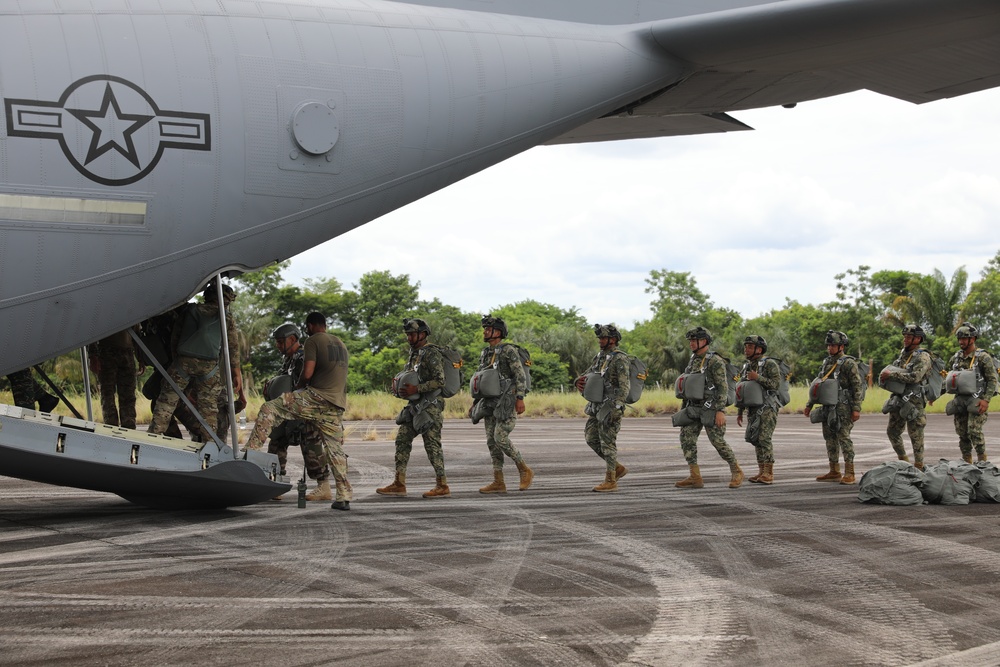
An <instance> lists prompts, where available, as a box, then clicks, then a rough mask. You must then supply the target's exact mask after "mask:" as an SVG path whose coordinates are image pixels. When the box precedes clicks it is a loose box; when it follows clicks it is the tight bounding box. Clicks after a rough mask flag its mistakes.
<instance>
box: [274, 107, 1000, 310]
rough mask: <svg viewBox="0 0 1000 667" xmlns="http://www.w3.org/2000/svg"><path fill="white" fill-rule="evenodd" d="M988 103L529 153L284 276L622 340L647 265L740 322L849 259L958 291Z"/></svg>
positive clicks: (993, 165)
mask: <svg viewBox="0 0 1000 667" xmlns="http://www.w3.org/2000/svg"><path fill="white" fill-rule="evenodd" d="M998 106H1000V91H998V90H993V91H987V92H984V93H977V94H974V95H969V96H965V97H962V98H957V99H954V100H945V101H941V102H935V103H932V104H928V105H923V106H915V105H910V104H907V103H904V102H899V101H897V100H893V99H890V98H885V97H882V96H879V95H875V94H872V93H855V94H852V95H847V96H842V97H839V98H832V99H829V100H821V101H817V102H811V103H806V104H801V105H799V106H798V107H797V108H796V109H793V110H787V109H766V110H757V111H750V112H743V113H738V114H734V115H736V116H737V117H739V118H740V119H741V120H743V121H744V122H746V123H748V124H749V125H751V126H754V127H756V128H757V130H756V131H754V132H742V133H734V134H732V135H722V136H699V137H684V138H674V139H658V140H645V141H633V142H619V143H616V144H591V145H581V146H564V147H542V148H536V149H533V150H531V151H529V152H527V153H525V154H522V155H520V156H517V157H515V158H512V159H510V160H508V161H507V162H505V163H502V164H500V165H497V166H495V167H493V168H491V169H488V170H486V171H484V172H482V173H480V174H476V175H474V176H472V177H470V178H468V179H466V180H464V181H462V182H460V183H458V184H456V185H453V186H451V187H449V188H447V189H445V190H443V191H441V192H438V193H435V194H434V195H431V196H429V197H426V198H424V199H423V200H421V201H418V202H415V203H413V204H411V205H409V206H407V207H405V208H403V209H400V210H398V211H394V212H393V213H390V214H389V215H386V216H384V217H383V218H381V219H379V220H376V221H374V222H371V223H369V224H367V225H365V226H363V227H361V228H359V229H357V230H354V231H352V232H349V233H348V234H345V235H343V236H341V237H339V238H337V239H334V240H333V241H330V242H329V243H327V244H324V245H322V246H319V247H318V248H315V249H313V250H310V251H308V252H306V253H303V254H302V255H299V256H297V257H296V258H294V259H293V263H292V268H291V270H290V271H289V273H288V277H289V278H290V279H292V280H293V281H295V282H298V281H301V279H303V278H306V277H324V276H333V277H336V278H337V279H339V280H340V281H341V282H342V283H344V284H345V285H351V284H352V283H356V282H357V280H358V279H359V278H360V276H361V275H362V274H364V273H365V272H367V271H373V270H386V269H388V270H390V271H392V272H393V273H394V274H399V273H407V274H409V275H410V277H411V279H412V280H414V281H420V283H421V297H422V298H426V299H430V298H434V297H437V298H439V299H441V301H443V302H444V303H448V304H451V305H455V306H458V307H459V308H461V309H463V310H465V311H470V312H486V311H487V310H489V309H490V308H492V307H495V306H498V305H502V304H505V303H512V302H515V301H521V300H524V299H529V298H531V299H538V300H540V301H543V302H547V303H553V304H555V305H557V306H559V307H562V308H570V307H573V306H575V307H578V308H580V310H581V312H582V313H583V314H584V315H585V316H586V317H587V318H588V319H589V320H592V321H601V322H603V321H611V320H614V321H616V322H618V323H619V324H621V325H622V326H630V325H631V324H632V322H634V321H636V320H641V319H646V318H648V317H649V314H650V311H649V295H647V294H646V293H645V292H644V288H645V286H646V285H645V282H644V279H645V277H646V276H648V275H649V271H650V270H652V269H659V268H667V269H670V270H676V271H690V272H691V273H692V274H693V275H694V276H695V277H696V278H697V280H698V284H699V286H700V287H701V288H702V290H703V291H705V292H706V293H708V294H709V295H710V297H711V298H712V300H713V301H714V302H715V303H716V304H717V305H720V306H726V307H729V308H734V309H736V310H738V311H740V312H741V313H743V314H744V315H745V316H748V317H752V316H755V315H757V314H759V313H761V312H764V311H767V310H770V309H772V308H780V307H781V306H782V305H783V304H784V302H785V298H786V297H788V298H792V299H796V300H798V301H801V302H804V303H822V302H824V301H829V300H831V299H833V298H834V291H835V288H834V285H833V283H834V280H833V276H834V274H836V273H840V272H842V271H844V270H846V269H849V268H854V267H856V266H858V265H859V264H868V265H871V266H872V269H873V270H880V269H906V270H913V271H920V272H923V273H928V272H930V271H932V270H933V269H935V268H938V269H940V270H942V271H943V272H944V273H945V274H946V275H948V276H950V275H951V273H952V272H953V271H954V270H955V269H956V268H957V267H959V266H962V265H965V266H966V268H967V269H968V270H969V273H970V275H972V276H975V275H977V274H978V272H979V270H980V269H981V268H982V266H983V265H984V264H985V263H986V261H988V260H989V259H990V258H991V257H992V256H993V255H994V254H995V253H996V252H997V250H998V249H1000V235H997V234H996V233H995V232H994V229H996V227H997V223H998V222H1000V167H998V162H997V157H996V156H997V155H1000V131H998V130H1000V128H998V127H997V122H996V121H997V116H996V114H995V113H993V114H986V113H983V110H984V109H996V108H997V107H998ZM418 257H420V258H426V257H431V258H436V259H433V260H430V261H428V260H423V261H418V260H417V259H416V258H418Z"/></svg>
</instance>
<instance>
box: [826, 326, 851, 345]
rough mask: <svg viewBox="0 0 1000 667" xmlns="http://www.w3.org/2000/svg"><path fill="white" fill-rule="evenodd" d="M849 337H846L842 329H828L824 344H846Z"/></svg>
mask: <svg viewBox="0 0 1000 667" xmlns="http://www.w3.org/2000/svg"><path fill="white" fill-rule="evenodd" d="M849 342H850V339H849V338H848V337H847V334H845V333H844V332H843V331H833V330H832V329H831V330H830V331H827V332H826V344H827V345H847V344H848V343H849Z"/></svg>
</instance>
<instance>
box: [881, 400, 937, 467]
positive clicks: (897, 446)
mask: <svg viewBox="0 0 1000 667" xmlns="http://www.w3.org/2000/svg"><path fill="white" fill-rule="evenodd" d="M925 426H927V415H926V414H924V409H923V407H921V408H920V413H919V414H918V415H917V417H916V418H915V419H911V420H910V421H907V420H905V419H903V418H902V416H900V414H899V410H894V411H892V412H890V413H889V426H887V427H886V429H885V434H886V435H887V436H889V444H890V445H892V451H894V452H896V456H898V457H899V459H900V460H902V459H903V457H905V456H906V447H904V446H903V429H904V428H905V429H906V433H907V435H909V436H910V442H911V443H912V444H913V461H914V463H916V462H917V461H923V460H924V427H925Z"/></svg>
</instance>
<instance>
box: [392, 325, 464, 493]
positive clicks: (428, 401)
mask: <svg viewBox="0 0 1000 667" xmlns="http://www.w3.org/2000/svg"><path fill="white" fill-rule="evenodd" d="M403 332H404V333H405V334H406V341H407V342H408V343H409V345H410V354H409V357H408V358H407V360H406V365H405V366H404V367H403V371H402V372H401V373H399V374H398V375H397V376H396V378H395V379H394V380H393V393H394V394H396V396H398V397H399V398H404V399H406V400H407V401H408V403H407V405H406V406H405V407H404V408H403V409H402V410H401V411H400V413H399V416H398V417H397V418H396V423H397V424H398V425H399V430H398V431H397V433H396V477H395V479H394V480H393V481H392V484H389V485H388V486H384V487H382V488H380V489H375V493H378V494H380V495H383V496H405V495H406V466H407V464H408V463H409V461H410V452H411V451H412V450H413V440H414V439H415V438H416V437H417V435H418V434H419V435H420V436H421V437H422V438H423V440H424V450H425V451H426V452H427V458H428V460H430V462H431V465H432V466H433V467H434V474H435V477H436V480H437V482H436V484H435V485H434V488H433V489H431V490H430V491H427V492H426V493H424V494H423V496H424V498H448V497H450V496H451V490H450V489H449V488H448V478H447V476H446V475H445V472H444V450H443V449H442V447H441V427H442V425H443V424H444V398H442V395H441V392H442V389H443V388H444V386H445V374H444V357H443V356H442V354H441V350H440V349H439V348H438V347H437V346H435V345H428V344H427V337H428V336H430V335H431V328H430V327H429V326H428V325H427V322H425V321H424V320H421V319H406V320H404V321H403Z"/></svg>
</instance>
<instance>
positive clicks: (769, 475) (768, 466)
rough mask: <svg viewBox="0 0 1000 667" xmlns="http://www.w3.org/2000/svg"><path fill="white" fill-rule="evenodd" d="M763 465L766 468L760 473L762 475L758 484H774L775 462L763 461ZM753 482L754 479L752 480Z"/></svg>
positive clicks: (758, 479)
mask: <svg viewBox="0 0 1000 667" xmlns="http://www.w3.org/2000/svg"><path fill="white" fill-rule="evenodd" d="M761 467H763V468H764V470H763V471H761V473H760V477H758V478H757V483H758V484H774V464H773V463H762V464H761ZM750 481H751V482H752V481H753V480H750Z"/></svg>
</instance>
